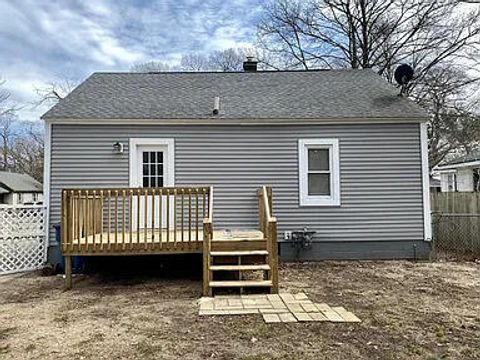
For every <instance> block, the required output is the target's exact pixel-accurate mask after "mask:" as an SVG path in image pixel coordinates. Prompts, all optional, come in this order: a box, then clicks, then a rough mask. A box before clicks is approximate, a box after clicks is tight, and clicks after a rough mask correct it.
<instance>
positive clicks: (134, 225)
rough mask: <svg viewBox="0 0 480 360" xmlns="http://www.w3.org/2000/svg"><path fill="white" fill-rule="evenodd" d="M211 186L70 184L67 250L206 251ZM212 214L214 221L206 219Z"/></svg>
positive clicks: (65, 200)
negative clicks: (95, 186)
mask: <svg viewBox="0 0 480 360" xmlns="http://www.w3.org/2000/svg"><path fill="white" fill-rule="evenodd" d="M212 205H213V204H212V189H211V188H210V187H171V188H114V189H66V190H63V192H62V244H61V247H62V251H63V253H64V254H66V255H69V254H70V255H71V254H91V255H95V254H98V255H101V254H103V253H109V252H117V253H118V252H123V253H129V254H135V253H142V252H143V253H144V252H145V251H148V252H151V253H155V251H158V252H160V251H161V252H163V251H168V250H173V251H174V250H178V251H183V250H190V251H191V250H198V251H199V252H200V251H202V245H201V242H202V240H203V239H204V238H205V236H206V235H209V234H211V228H212V226H211V219H212V209H213V208H212ZM204 219H210V225H207V227H205V225H204V224H203V220H204Z"/></svg>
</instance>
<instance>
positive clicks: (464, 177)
mask: <svg viewBox="0 0 480 360" xmlns="http://www.w3.org/2000/svg"><path fill="white" fill-rule="evenodd" d="M434 171H435V172H436V173H438V174H440V182H441V189H442V192H451V191H460V192H471V191H480V150H478V151H475V152H472V153H470V154H468V155H465V156H461V157H458V158H455V159H453V160H451V161H448V162H445V163H443V164H442V165H440V166H436V167H435V168H434Z"/></svg>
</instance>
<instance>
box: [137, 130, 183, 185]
mask: <svg viewBox="0 0 480 360" xmlns="http://www.w3.org/2000/svg"><path fill="white" fill-rule="evenodd" d="M150 145H152V146H155V145H159V146H166V147H167V176H166V177H165V178H164V184H163V186H175V140H174V139H171V138H168V139H167V138H130V143H129V151H128V152H129V170H130V171H129V173H130V174H129V175H130V176H129V184H130V187H139V186H140V185H139V184H138V183H137V179H138V176H137V175H138V174H137V171H138V166H137V165H138V163H137V161H138V159H137V153H138V152H137V148H138V147H139V146H150Z"/></svg>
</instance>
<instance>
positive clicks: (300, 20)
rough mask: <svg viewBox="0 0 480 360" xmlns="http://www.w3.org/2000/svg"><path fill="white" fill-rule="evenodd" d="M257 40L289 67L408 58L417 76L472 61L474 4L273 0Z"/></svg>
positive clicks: (479, 32) (478, 31)
mask: <svg viewBox="0 0 480 360" xmlns="http://www.w3.org/2000/svg"><path fill="white" fill-rule="evenodd" d="M258 35H259V41H260V46H261V47H263V48H264V49H266V50H267V51H268V52H270V53H272V54H274V55H276V57H281V58H283V59H284V60H287V61H288V62H289V65H290V66H291V67H301V68H304V69H310V68H314V67H322V68H346V67H348V68H354V69H355V68H374V69H376V70H377V71H378V73H380V74H385V75H386V76H388V75H389V73H390V72H391V70H392V69H393V68H394V66H395V65H396V64H399V63H402V62H409V63H411V64H413V65H414V66H415V68H416V70H417V74H416V76H417V77H422V76H424V74H426V73H427V72H428V71H429V69H431V68H432V67H435V66H436V65H439V64H442V63H445V62H447V61H452V60H453V59H463V60H464V61H466V62H471V61H478V58H477V55H478V44H479V40H480V9H478V8H477V9H474V10H469V11H467V10H466V9H465V8H464V5H463V4H461V3H460V2H459V1H458V0H442V1H433V0H415V1H412V0H369V1H367V0H306V1H287V0H276V1H271V2H270V3H268V5H267V6H266V7H265V16H264V17H263V19H262V20H261V21H260V23H259V25H258Z"/></svg>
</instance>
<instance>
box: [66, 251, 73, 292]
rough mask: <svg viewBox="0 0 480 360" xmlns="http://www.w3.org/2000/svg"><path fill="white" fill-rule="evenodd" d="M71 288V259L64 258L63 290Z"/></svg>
mask: <svg viewBox="0 0 480 360" xmlns="http://www.w3.org/2000/svg"><path fill="white" fill-rule="evenodd" d="M71 288H72V257H71V256H65V290H70V289H71Z"/></svg>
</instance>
